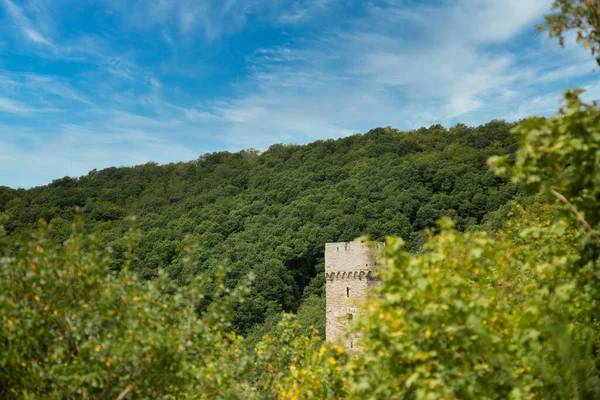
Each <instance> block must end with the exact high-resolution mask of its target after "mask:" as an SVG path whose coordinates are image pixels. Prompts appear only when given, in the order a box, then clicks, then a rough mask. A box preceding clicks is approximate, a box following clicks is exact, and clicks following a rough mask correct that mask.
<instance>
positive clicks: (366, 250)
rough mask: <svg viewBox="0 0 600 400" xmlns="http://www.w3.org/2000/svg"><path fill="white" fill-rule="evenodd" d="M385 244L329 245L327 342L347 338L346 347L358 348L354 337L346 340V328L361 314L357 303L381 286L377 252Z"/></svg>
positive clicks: (353, 243) (342, 243)
mask: <svg viewBox="0 0 600 400" xmlns="http://www.w3.org/2000/svg"><path fill="white" fill-rule="evenodd" d="M382 247H383V243H377V245H376V246H375V247H367V246H366V245H365V244H364V243H361V242H339V243H327V244H325V284H326V285H325V291H326V301H327V306H326V322H325V337H326V339H327V341H335V340H338V339H343V341H344V345H345V347H346V348H349V349H350V348H353V347H354V340H353V338H351V337H350V338H343V336H344V327H345V325H346V324H347V323H348V322H349V320H351V319H352V318H353V316H354V315H355V314H356V313H358V312H359V310H358V309H357V307H356V304H355V303H356V302H357V301H360V300H362V299H364V298H365V297H366V294H367V292H368V290H369V288H371V287H373V286H374V285H377V284H378V282H377V281H376V280H374V279H373V273H374V272H375V271H376V269H377V262H376V260H377V253H378V252H379V251H380V250H381V248H382Z"/></svg>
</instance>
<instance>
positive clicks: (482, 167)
mask: <svg viewBox="0 0 600 400" xmlns="http://www.w3.org/2000/svg"><path fill="white" fill-rule="evenodd" d="M511 126H512V125H511V124H508V123H505V122H502V121H492V122H490V123H488V124H486V125H482V126H479V127H475V128H472V127H467V126H464V125H458V126H455V127H453V128H452V129H449V130H448V129H445V128H444V127H442V126H440V125H435V126H432V127H430V128H421V129H418V130H415V131H410V132H400V131H398V130H396V129H392V128H377V129H373V130H371V131H370V132H368V133H366V134H356V135H352V136H349V137H345V138H342V139H338V140H325V141H317V142H314V143H311V144H308V145H303V146H301V145H280V144H278V145H273V146H271V147H270V148H269V149H268V150H267V151H265V152H262V153H260V152H258V151H254V150H245V151H240V152H238V153H228V152H220V153H212V154H206V155H203V156H201V157H200V158H199V159H197V160H195V161H191V162H182V163H176V164H169V165H156V164H153V163H149V164H146V165H141V166H136V167H132V168H108V169H105V170H102V171H92V172H90V173H89V174H88V175H86V176H82V177H80V178H69V177H65V178H62V179H58V180H55V181H53V182H52V183H51V184H49V185H47V186H42V187H36V188H33V189H30V190H23V189H19V190H13V189H10V188H6V187H4V188H0V212H5V213H6V214H7V215H8V216H9V219H8V222H7V224H6V229H7V231H8V233H9V235H11V237H12V238H13V240H16V238H17V237H19V235H20V234H22V233H25V232H27V231H30V230H31V228H32V227H33V226H35V225H36V224H37V222H38V220H40V219H42V220H45V221H47V222H50V223H51V231H52V236H53V238H54V240H56V241H57V242H62V241H64V240H66V239H67V238H68V236H69V234H70V232H71V230H70V229H71V228H70V226H71V223H72V221H73V218H74V215H75V210H76V207H80V208H81V211H80V212H81V215H82V216H84V217H85V220H86V227H87V229H88V230H89V231H91V232H94V233H96V234H97V236H98V237H99V238H100V239H101V241H102V242H103V243H104V244H105V245H107V246H110V247H111V248H112V249H113V250H114V253H113V261H112V262H113V265H114V266H117V265H120V263H122V261H123V259H122V258H123V253H124V251H125V247H124V245H123V241H122V237H123V235H124V233H125V232H126V231H127V230H128V229H129V228H130V226H131V221H129V220H128V219H127V218H126V217H127V216H130V215H133V216H136V217H137V220H136V225H137V227H138V228H139V230H140V231H141V233H142V234H141V240H140V242H139V244H138V246H137V248H136V250H135V254H134V265H133V269H134V271H135V272H137V274H138V275H139V277H140V278H142V279H144V280H147V279H153V278H155V277H156V276H157V274H158V271H159V269H164V270H165V271H166V272H167V273H168V275H169V276H170V277H171V279H172V280H174V281H175V282H177V283H178V284H179V285H182V284H186V283H187V282H188V280H189V279H190V277H191V276H192V275H197V274H205V276H206V277H207V279H206V284H207V285H211V281H210V280H209V279H208V277H211V276H213V275H214V271H216V269H217V268H218V267H219V266H220V265H221V264H226V265H227V266H228V268H229V272H228V274H227V284H228V285H229V286H230V287H233V286H235V284H237V283H238V282H239V281H240V279H242V278H244V277H245V276H247V275H248V273H249V272H253V273H254V275H255V276H256V277H257V278H258V279H256V281H255V283H254V286H253V288H252V291H251V293H252V294H251V295H250V298H249V299H248V300H247V301H246V302H245V303H244V304H240V305H238V307H237V312H236V319H235V325H236V327H237V328H238V330H239V332H240V333H242V334H249V333H250V331H251V330H252V328H253V327H255V326H257V324H258V325H260V324H263V323H265V321H266V320H268V323H270V324H273V323H274V322H275V320H276V319H277V318H278V317H279V315H280V313H281V311H288V312H298V313H299V315H300V316H301V318H302V319H303V323H304V324H305V325H306V327H308V326H310V325H316V326H318V327H320V328H322V327H323V324H324V312H323V310H324V296H323V290H324V278H323V252H324V244H325V243H326V242H335V241H348V240H353V239H355V238H357V237H359V236H362V235H370V237H371V239H373V240H378V241H382V240H384V239H385V237H386V236H388V235H396V236H400V237H402V238H403V239H404V240H406V242H407V249H408V250H409V251H412V252H417V251H418V250H419V249H420V247H421V246H422V244H423V243H424V242H425V241H426V239H427V235H426V234H425V229H426V228H431V227H434V226H435V224H436V221H437V220H438V219H439V218H440V217H441V216H450V217H452V218H453V219H454V221H455V222H456V226H457V228H458V229H459V230H461V231H462V230H465V229H467V228H469V227H474V226H476V225H479V224H487V225H488V226H489V227H491V228H498V227H499V226H500V225H499V224H500V222H501V220H502V218H503V216H504V215H505V214H506V212H507V211H508V208H507V207H504V206H505V205H506V204H507V202H508V201H509V200H511V199H514V198H515V196H516V195H517V194H518V193H519V190H518V187H517V186H515V185H513V184H511V183H507V181H506V180H505V179H503V178H500V177H497V176H495V175H494V174H493V173H492V172H490V171H489V169H488V168H487V166H486V160H487V159H488V158H489V157H490V156H492V155H505V154H508V155H511V154H513V153H514V151H515V149H516V146H517V145H516V141H515V139H514V138H513V137H512V136H511V135H510V133H509V131H510V128H511ZM186 238H187V239H186ZM186 244H187V245H188V247H190V248H192V249H193V255H192V256H193V258H194V261H195V263H194V264H193V267H184V263H183V262H182V259H183V258H184V257H185V256H186V254H187V253H186V251H185V250H184V249H185V247H186ZM269 321H270V322H269ZM257 332H258V331H257ZM258 333H260V332H258Z"/></svg>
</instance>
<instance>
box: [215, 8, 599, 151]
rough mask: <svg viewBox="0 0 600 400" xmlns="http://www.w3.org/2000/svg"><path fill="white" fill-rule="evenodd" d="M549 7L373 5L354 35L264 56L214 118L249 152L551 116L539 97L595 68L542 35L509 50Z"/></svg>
mask: <svg viewBox="0 0 600 400" xmlns="http://www.w3.org/2000/svg"><path fill="white" fill-rule="evenodd" d="M550 3H551V1H550V0H506V1H492V0H460V1H456V2H442V3H441V5H437V6H431V5H429V6H416V7H413V8H412V9H411V10H410V11H406V9H405V7H403V5H402V4H394V3H393V2H385V3H384V4H381V3H379V4H375V5H371V7H370V9H369V13H368V15H362V16H361V17H360V18H357V19H356V20H355V21H350V22H349V23H348V24H347V25H349V26H352V28H353V29H351V30H348V29H347V28H346V26H344V27H343V28H337V29H331V30H329V31H326V34H324V35H321V36H320V37H319V38H316V39H313V40H306V41H304V42H301V43H296V45H295V46H286V47H282V46H277V47H273V48H270V49H258V50H257V51H256V52H255V53H254V54H253V55H252V56H251V57H249V58H248V61H249V62H251V63H252V65H253V66H254V68H255V72H254V73H253V75H252V76H251V77H250V78H249V79H247V80H245V81H244V82H241V83H240V84H239V92H238V93H239V96H238V97H237V98H236V99H234V100H229V101H226V102H225V103H224V104H221V105H220V106H219V107H217V108H216V109H215V112H216V114H218V115H219V116H220V117H221V118H222V120H223V122H224V123H225V124H226V125H225V127H224V129H225V131H226V132H234V133H233V135H232V136H233V137H236V136H239V140H240V143H243V144H246V145H249V142H250V141H249V140H244V138H249V137H250V138H255V137H258V138H262V137H264V140H263V143H266V142H267V141H269V140H271V141H277V140H281V138H282V137H291V138H295V140H296V141H298V142H305V141H308V140H311V139H315V138H322V137H327V136H341V135H344V134H347V133H350V132H356V131H360V130H363V129H367V128H370V127H373V126H382V125H383V126H385V125H393V126H397V127H400V128H416V127H418V126H421V125H429V124H432V123H443V124H446V125H448V124H453V123H455V122H457V121H459V120H460V121H461V122H466V123H471V124H477V123H482V122H485V121H487V120H489V119H491V118H510V116H516V115H521V114H523V112H525V111H527V112H529V113H531V114H535V113H544V112H548V110H549V104H551V102H550V101H548V100H547V99H545V100H544V101H541V100H536V101H534V100H533V99H532V96H533V94H534V93H536V92H539V91H540V90H548V89H545V88H544V85H547V84H548V83H552V82H563V83H564V82H568V81H570V80H571V81H572V80H573V79H577V78H580V77H582V76H585V75H587V74H588V73H589V72H590V71H591V68H592V65H593V62H592V61H590V60H589V56H587V55H584V56H582V53H581V52H580V51H579V50H577V51H571V50H568V51H566V52H562V54H558V53H559V52H560V50H558V47H557V44H556V43H550V44H548V43H549V41H548V40H547V39H546V38H543V37H539V38H538V42H537V44H535V45H533V48H532V50H531V54H526V55H525V56H524V55H523V54H521V50H522V49H511V48H510V46H506V44H508V43H510V41H511V40H513V39H514V38H515V37H516V36H517V35H519V34H522V33H528V32H529V33H531V34H532V35H533V32H534V25H535V23H537V22H539V21H540V20H541V17H542V15H543V14H544V13H545V12H547V10H548V9H549V5H550ZM500 45H504V46H500ZM550 45H551V46H553V49H554V50H552V51H553V55H556V59H558V60H559V62H555V63H550V65H548V64H549V63H547V62H546V58H545V57H544V56H543V55H542V53H541V52H542V50H543V51H546V50H547V49H546V47H550ZM536 52H538V54H534V53H536ZM567 85H568V84H567ZM520 103H523V106H521V108H520V110H517V108H518V107H519V104H520ZM554 104H555V105H556V104H557V103H556V102H555V103H554ZM236 132H240V134H239V135H237V134H236ZM242 132H243V133H242ZM288 140H289V139H288Z"/></svg>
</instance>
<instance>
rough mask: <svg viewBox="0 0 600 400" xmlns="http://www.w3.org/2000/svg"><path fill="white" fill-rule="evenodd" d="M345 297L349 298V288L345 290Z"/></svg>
mask: <svg viewBox="0 0 600 400" xmlns="http://www.w3.org/2000/svg"><path fill="white" fill-rule="evenodd" d="M346 297H350V288H349V287H347V288H346Z"/></svg>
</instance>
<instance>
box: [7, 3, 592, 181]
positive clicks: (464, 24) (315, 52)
mask: <svg viewBox="0 0 600 400" xmlns="http://www.w3.org/2000/svg"><path fill="white" fill-rule="evenodd" d="M550 4H551V0H430V1H425V0H422V1H418V0H398V1H392V0H373V1H351V0H344V1H342V0H340V1H338V0H304V1H298V0H219V1H212V0H194V1H188V0H154V1H151V0H129V1H117V0H94V1H86V0H74V1H72V0H29V1H27V0H24V1H18V0H0V185H7V186H11V187H32V186H36V185H42V184H46V183H49V182H51V181H52V180H53V179H56V178H60V177H63V176H66V175H69V176H80V175H83V174H85V173H87V172H88V171H89V170H91V169H94V168H97V169H100V168H105V167H108V166H113V165H115V166H121V165H135V164H140V163H145V162H148V161H155V162H159V163H166V162H171V161H185V160H191V159H195V158H197V157H198V156H199V155H201V154H203V153H206V152H212V151H219V150H230V151H236V150H239V149H243V148H257V149H260V150H265V149H267V148H268V147H269V145H271V144H273V143H307V142H310V141H314V140H317V139H326V138H337V137H341V136H345V135H348V134H351V133H357V132H365V131H368V130H369V129H371V128H374V127H377V126H388V125H391V126H394V127H396V128H399V129H412V128H418V127H421V126H429V125H432V124H436V123H440V124H443V125H444V126H448V127H449V126H452V125H454V124H456V123H458V122H462V123H467V124H471V125H474V124H480V123H485V122H487V121H489V120H491V119H494V118H500V119H505V120H516V119H520V118H523V117H527V116H530V115H534V114H537V115H549V114H552V113H553V112H554V111H555V110H556V109H557V107H558V105H559V100H560V98H561V93H562V91H563V89H564V88H566V87H568V86H579V87H584V88H586V89H588V96H589V97H593V98H599V97H600V95H599V94H600V85H599V84H598V82H597V77H596V76H595V75H594V73H593V71H594V67H595V64H594V62H593V60H592V58H591V57H590V56H589V55H588V54H587V53H586V52H585V51H584V50H583V49H581V48H580V47H578V46H574V45H569V46H567V48H566V49H561V48H560V47H559V46H558V44H557V43H556V42H555V41H550V40H549V39H547V38H546V36H545V35H539V36H537V37H534V35H533V33H534V26H535V24H537V23H540V22H541V21H542V17H543V15H544V13H547V12H548V11H549V9H550Z"/></svg>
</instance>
